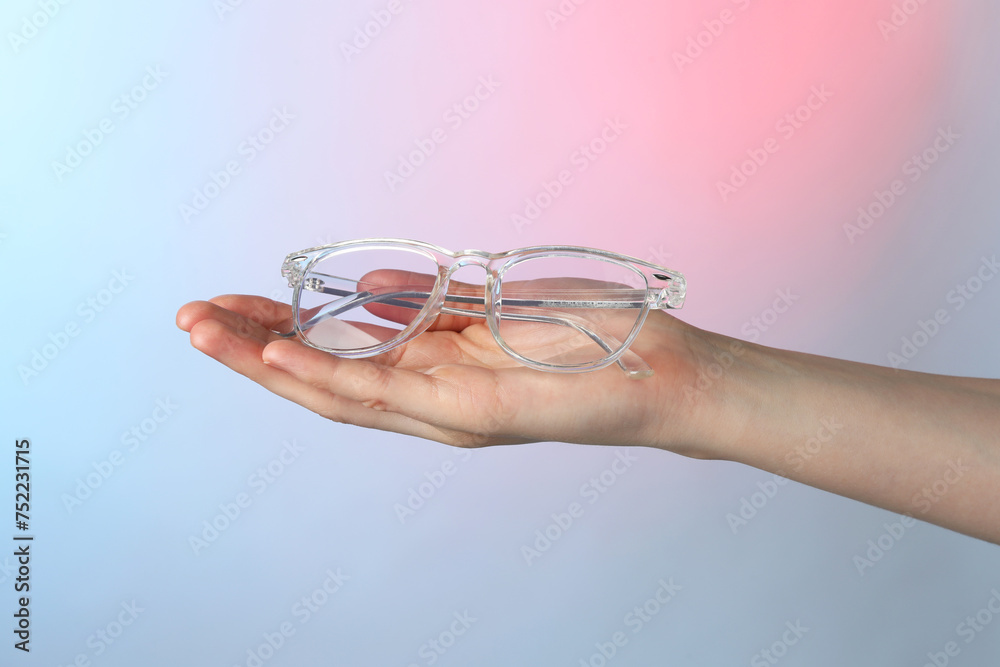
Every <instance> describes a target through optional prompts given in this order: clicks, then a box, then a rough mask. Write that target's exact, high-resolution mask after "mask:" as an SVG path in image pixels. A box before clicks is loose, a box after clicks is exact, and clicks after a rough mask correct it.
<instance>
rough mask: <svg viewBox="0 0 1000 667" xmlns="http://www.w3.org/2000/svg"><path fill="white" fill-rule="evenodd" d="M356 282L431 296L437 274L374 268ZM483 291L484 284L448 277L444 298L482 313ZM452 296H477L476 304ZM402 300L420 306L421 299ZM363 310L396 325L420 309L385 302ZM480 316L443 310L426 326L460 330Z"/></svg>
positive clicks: (449, 304) (409, 319)
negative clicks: (456, 313)
mask: <svg viewBox="0 0 1000 667" xmlns="http://www.w3.org/2000/svg"><path fill="white" fill-rule="evenodd" d="M358 282H359V283H365V284H366V285H371V286H373V287H374V288H387V287H388V288H391V289H392V290H398V291H400V292H403V291H407V290H413V291H419V292H422V293H426V294H428V295H430V293H431V291H432V290H433V288H434V286H435V284H436V283H437V276H432V275H429V274H426V273H416V272H414V271H400V270H396V269H379V270H377V271H370V272H369V273H366V274H365V275H364V276H363V277H362V279H361V280H360V281H358ZM485 290H486V288H485V287H484V286H483V285H473V284H471V283H463V282H459V281H457V280H451V281H449V283H448V294H447V296H446V297H445V303H444V305H445V306H447V307H449V308H454V309H458V310H474V311H477V312H479V313H485V305H484V303H485V302H484V298H485V296H484V295H485ZM452 296H463V297H475V298H476V299H477V303H462V302H458V301H454V300H450V299H449V297H452ZM386 297H387V298H391V297H392V294H391V293H390V294H387V295H386ZM402 300H404V301H410V302H411V303H413V304H420V305H422V302H420V301H419V300H416V299H402ZM365 309H366V310H368V311H369V312H370V313H372V314H373V315H375V316H376V317H381V318H382V319H384V320H388V321H390V322H397V323H399V324H409V323H410V322H412V321H413V320H414V319H415V318H416V317H417V315H418V314H419V312H420V311H419V309H417V308H407V307H403V306H393V305H391V304H385V303H371V304H368V305H366V306H365ZM483 317H484V315H479V316H473V317H465V316H460V315H450V314H447V313H442V314H439V315H438V316H437V318H436V319H435V321H434V323H433V324H431V326H430V327H429V328H428V331H462V330H463V329H465V328H466V327H469V326H471V325H473V324H476V323H479V322H482V321H483Z"/></svg>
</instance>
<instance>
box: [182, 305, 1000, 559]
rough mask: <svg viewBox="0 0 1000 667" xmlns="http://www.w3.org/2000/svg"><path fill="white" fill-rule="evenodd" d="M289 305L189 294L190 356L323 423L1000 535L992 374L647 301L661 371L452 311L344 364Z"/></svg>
mask: <svg viewBox="0 0 1000 667" xmlns="http://www.w3.org/2000/svg"><path fill="white" fill-rule="evenodd" d="M288 316H289V308H288V306H286V305H284V304H278V303H275V302H273V301H270V300H268V299H262V298H259V297H249V296H227V297H218V298H216V299H213V300H212V302H211V303H209V302H193V303H191V304H188V305H186V306H184V307H183V308H182V309H181V311H180V312H179V313H178V317H177V322H178V326H180V327H181V328H182V329H184V330H185V331H189V332H190V333H191V342H192V344H193V345H194V346H195V347H196V348H198V349H199V350H201V351H203V352H205V353H206V354H208V355H210V356H212V357H214V358H215V359H217V360H219V361H220V362H222V363H224V364H226V365H227V366H229V367H230V368H232V369H233V370H236V371H237V372H239V373H242V374H243V375H246V376H247V377H249V378H250V379H252V380H254V381H255V382H258V383H260V384H261V385H263V386H265V387H267V388H268V389H270V390H271V391H273V392H274V393H276V394H278V395H281V396H284V397H285V398H288V399H289V400H292V401H295V402H297V403H299V404H301V405H303V406H305V407H306V408H308V409H310V410H312V411H314V412H317V413H318V414H321V415H323V416H326V417H328V418H330V419H332V420H334V421H338V422H348V423H352V424H357V425H360V426H365V427H369V428H378V429H383V430H390V431H395V432H400V433H408V434H411V435H416V436H419V437H423V438H428V439H433V440H438V441H441V442H445V443H448V444H452V445H456V446H462V447H478V446H485V445H494V444H513V443H525V442H533V441H545V440H559V441H564V442H578V443H588V444H607V445H640V446H649V447H658V448H661V449H666V450H670V451H674V452H677V453H680V454H683V455H686V456H691V457H695V458H704V459H725V460H732V461H737V462H740V463H744V464H747V465H750V466H753V467H755V468H760V469H763V470H768V471H771V472H774V473H777V474H780V475H782V476H785V477H788V478H789V479H793V480H796V481H799V482H802V483H805V484H808V485H810V486H814V487H817V488H820V489H824V490H827V491H830V492H832V493H837V494H840V495H843V496H846V497H849V498H854V499H857V500H860V501H862V502H865V503H869V504H872V505H876V506H878V507H883V508H886V509H889V510H892V511H894V512H899V513H904V514H909V515H911V516H913V517H915V518H918V519H922V520H925V521H929V522H932V523H936V524H938V525H941V526H944V527H946V528H950V529H952V530H956V531H959V532H963V533H966V534H969V535H973V536H975V537H979V538H982V539H984V540H989V541H992V542H995V543H998V544H1000V381H998V380H985V379H973V378H957V377H947V376H940V375H929V374H924V373H916V372H912V371H900V370H892V369H888V368H882V367H879V366H872V365H867V364H859V363H854V362H848V361H841V360H836V359H830V358H826V357H819V356H814V355H808V354H802V353H797V352H788V351H783V350H776V349H772V348H766V347H762V346H759V345H752V344H749V343H744V342H741V341H737V340H735V339H732V338H727V337H725V336H720V335H717V334H713V333H710V332H706V331H702V330H700V329H697V328H695V327H692V326H690V325H687V324H685V323H683V322H681V321H680V320H677V319H675V318H673V317H671V316H669V315H666V314H664V313H652V314H651V316H650V318H649V320H647V323H646V326H645V327H644V329H643V331H642V333H641V334H640V336H639V337H638V338H637V339H636V341H635V343H633V346H632V349H633V350H634V351H636V352H637V353H638V354H639V355H640V356H641V357H642V358H643V359H644V360H646V361H647V362H648V363H649V364H650V365H651V366H652V367H653V369H654V371H655V373H654V375H653V377H651V378H646V379H642V380H630V379H628V378H626V377H625V376H624V374H622V373H620V372H618V371H617V369H614V368H607V369H604V370H602V371H597V372H592V373H582V374H569V375H567V374H559V373H545V372H540V371H535V370H531V369H527V368H524V367H520V366H517V365H516V364H512V363H511V360H510V359H509V357H507V356H506V355H504V354H502V353H501V352H500V351H499V350H498V349H497V348H496V345H495V343H494V341H493V338H492V335H491V334H490V333H489V332H488V331H487V330H486V329H485V325H484V324H482V323H481V322H471V321H468V320H467V319H466V318H452V320H450V321H448V324H447V325H441V326H438V327H436V328H437V330H436V331H431V332H428V333H425V334H423V335H422V336H420V337H418V338H416V339H415V340H413V341H411V342H410V343H408V344H407V345H405V346H404V347H402V348H397V350H394V351H393V352H392V353H389V354H388V355H384V356H382V357H375V358H372V359H357V360H352V359H338V358H336V357H333V356H331V355H329V354H326V353H325V352H320V351H318V350H314V349H311V348H307V347H305V346H303V345H300V344H299V343H297V342H296V341H294V340H286V339H282V338H280V337H279V336H278V335H276V334H273V333H271V332H270V331H269V329H270V328H271V327H272V326H274V325H275V324H276V323H278V322H281V321H282V320H284V319H286V318H288Z"/></svg>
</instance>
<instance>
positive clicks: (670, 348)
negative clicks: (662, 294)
mask: <svg viewBox="0 0 1000 667" xmlns="http://www.w3.org/2000/svg"><path fill="white" fill-rule="evenodd" d="M290 317H291V307H290V306H288V305H287V304H281V303H278V302H275V301H272V300H270V299H266V298H263V297H257V296H240V295H228V296H220V297H216V298H215V299H212V300H211V301H208V302H205V301H195V302H192V303H189V304H187V305H185V306H184V307H182V308H181V309H180V311H179V312H178V314H177V325H178V326H179V327H180V328H181V329H183V330H185V331H188V332H190V334H191V343H192V345H194V347H196V348H197V349H199V350H201V351H202V352H204V353H205V354H207V355H209V356H211V357H212V358H214V359H216V360H218V361H219V362H221V363H223V364H225V365H226V366H229V367H230V368H232V369H233V370H235V371H237V372H238V373H241V374H243V375H245V376H246V377H248V378H250V379H251V380H253V381H255V382H257V383H259V384H261V385H262V386H264V387H265V388H267V389H268V390H270V391H272V392H274V393H275V394H278V395H279V396H283V397H284V398H287V399H289V400H292V401H295V402H296V403H299V404H300V405H302V406H304V407H306V408H307V409H309V410H312V411H313V412H316V413H318V414H320V415H322V416H324V417H327V418H329V419H332V420H334V421H337V422H346V423H351V424H356V425H359V426H364V427H368V428H378V429H382V430H387V431H394V432H399V433H407V434H410V435H415V436H419V437H422V438H428V439H431V440H437V441H440V442H444V443H447V444H451V445H457V446H463V447H477V446H484V445H491V444H505V443H506V444H511V443H523V442H533V441H548V440H555V441H564V442H579V443H589V444H623V445H651V446H664V445H665V444H672V445H674V446H673V447H671V448H674V449H684V448H685V447H684V443H685V432H684V430H685V429H684V423H685V421H686V420H685V419H684V418H685V416H686V415H687V414H688V413H689V411H690V410H689V408H690V406H688V405H685V404H684V403H683V398H684V391H683V388H684V387H685V386H687V387H691V386H693V385H694V380H695V377H696V373H697V367H698V366H697V361H696V355H695V353H694V352H693V351H692V347H691V345H690V340H691V336H690V335H689V334H690V333H691V332H692V331H697V330H696V329H694V328H693V327H689V326H688V325H686V324H684V323H682V322H680V321H679V320H676V319H675V318H673V317H671V316H669V315H666V314H665V313H661V312H652V313H650V317H649V318H648V320H647V322H646V324H645V326H644V329H643V331H642V332H641V333H640V335H639V337H638V338H637V339H636V341H635V342H634V343H633V345H632V348H631V349H632V350H633V351H635V352H636V353H637V354H639V356H641V357H642V358H643V359H644V360H645V361H646V362H647V363H648V364H649V365H650V366H651V367H652V368H653V369H654V375H653V376H652V377H651V378H646V379H641V380H632V379H629V378H628V377H627V376H626V375H625V374H624V373H622V372H621V370H619V369H618V368H617V367H616V366H610V367H608V368H605V369H603V370H600V371H593V372H588V373H572V374H564V373H548V372H542V371H537V370H533V369H529V368H526V367H524V366H521V365H519V364H518V363H517V362H516V361H514V360H513V359H512V358H510V357H509V356H508V355H507V354H505V353H504V352H503V351H502V350H501V349H500V348H499V347H498V346H497V344H496V342H495V340H494V338H493V336H492V334H491V333H490V331H489V329H488V328H487V326H486V324H485V322H484V321H483V320H482V319H474V318H465V317H457V316H441V317H439V319H438V320H437V321H436V322H435V324H434V326H433V327H432V328H431V330H429V331H427V332H425V333H424V334H422V335H420V336H418V337H417V338H415V339H414V340H412V341H410V342H409V343H407V344H405V345H403V346H401V347H399V348H396V349H394V350H392V351H390V352H388V353H386V354H383V355H380V356H378V357H371V358H369V359H342V358H338V357H335V356H333V355H331V354H328V353H326V352H323V351H320V350H316V349H313V348H310V347H307V346H305V345H302V344H301V343H299V342H298V341H297V340H292V339H287V338H283V337H282V336H280V335H279V334H276V333H274V332H273V331H272V329H274V328H277V327H279V326H280V325H282V323H286V322H287V321H288V319H289V318H290ZM511 335H514V336H517V335H523V336H524V337H525V340H524V341H523V343H524V344H525V345H529V344H533V343H534V342H535V341H531V340H528V338H529V337H530V336H532V335H534V334H533V331H532V328H531V327H526V328H524V329H523V332H522V333H518V332H516V331H514V332H511V333H510V334H505V339H509V337H510V336H511ZM510 342H511V343H516V342H518V341H515V340H511V341H510Z"/></svg>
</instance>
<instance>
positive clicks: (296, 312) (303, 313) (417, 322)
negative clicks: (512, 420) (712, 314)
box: [281, 239, 686, 378]
mask: <svg viewBox="0 0 1000 667" xmlns="http://www.w3.org/2000/svg"><path fill="white" fill-rule="evenodd" d="M470 266H478V267H481V268H483V269H485V274H479V275H480V276H482V282H481V284H480V283H468V282H459V281H457V280H453V279H452V277H453V275H454V274H455V273H456V272H457V271H459V270H461V269H463V268H465V267H470ZM477 273H478V272H477ZM281 275H282V276H284V277H285V278H287V279H288V286H289V287H291V288H292V289H293V290H294V291H293V296H292V317H293V326H294V331H293V332H290V333H286V334H283V335H285V336H292V335H297V336H298V337H299V338H300V339H301V340H302V341H303V342H304V343H305V344H306V345H309V346H310V347H314V348H317V349H320V350H324V351H326V352H330V353H332V354H334V355H337V356H340V357H347V358H363V357H370V356H374V355H377V354H382V353H384V352H388V351H389V350H392V349H393V348H396V347H398V346H400V345H403V344H404V343H407V342H408V341H410V340H412V339H413V338H415V337H416V336H418V335H420V334H421V333H423V332H424V331H426V330H427V329H428V328H430V327H431V326H432V325H434V323H435V321H436V320H437V319H438V318H439V317H442V316H455V317H470V318H482V319H485V322H486V325H487V327H488V329H489V332H490V333H491V334H492V336H493V339H494V340H495V341H496V343H497V345H499V347H500V348H501V349H502V350H503V351H504V352H506V353H507V354H508V355H510V357H512V358H513V359H515V360H517V361H518V362H519V363H521V364H523V365H525V366H528V367H530V368H535V369H538V370H543V371H556V372H570V373H572V372H584V371H593V370H598V369H601V368H604V367H606V366H609V365H611V364H615V363H617V364H618V366H619V367H620V368H621V369H622V370H623V371H625V373H626V374H628V375H629V377H635V378H639V377H647V376H649V375H652V372H653V371H652V369H651V368H650V367H649V365H647V364H646V363H645V362H644V361H643V360H642V359H640V358H639V356H638V355H636V354H635V353H634V352H631V351H629V349H628V348H629V346H630V345H631V344H632V342H633V341H634V340H635V338H636V336H637V335H638V333H639V330H640V329H641V327H642V324H643V322H644V321H645V320H646V316H647V315H648V314H649V311H650V310H665V309H668V308H680V307H681V306H682V305H683V303H684V296H685V291H686V282H685V280H684V276H683V275H681V274H680V273H678V272H676V271H671V270H670V269H666V268H664V267H661V266H657V265H655V264H651V263H649V262H645V261H642V260H639V259H635V258H634V257H628V256H627V255H620V254H617V253H613V252H608V251H606V250H596V249H593V248H583V247H578V246H536V247H531V248H519V249H517V250H510V251H508V252H504V253H487V252H483V251H481V250H465V251H463V252H451V251H449V250H445V249H444V248H440V247H438V246H434V245H431V244H429V243H422V242H420V241H409V240H404V239H363V240H357V241H342V242H340V243H334V244H331V245H325V246H320V247H316V248H309V249H307V250H303V251H301V252H296V253H292V254H290V255H288V256H287V257H286V258H285V261H284V264H283V265H282V267H281ZM440 324H441V326H439V327H438V328H439V329H440V328H448V327H447V326H446V324H447V323H445V322H442V323H440ZM483 333H484V335H485V331H484V332H483Z"/></svg>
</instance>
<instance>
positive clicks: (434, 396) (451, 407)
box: [263, 340, 517, 433]
mask: <svg viewBox="0 0 1000 667" xmlns="http://www.w3.org/2000/svg"><path fill="white" fill-rule="evenodd" d="M263 359H264V361H265V362H266V363H268V364H269V365H271V366H274V367H277V368H281V369H282V370H284V371H286V372H287V373H289V374H291V375H294V376H295V377H296V378H298V379H299V380H301V381H302V382H304V383H306V384H309V385H311V386H314V387H318V388H321V389H323V390H325V391H328V392H330V393H332V394H336V395H338V396H343V397H344V398H347V399H350V400H353V401H357V402H358V403H361V404H362V405H364V406H366V407H369V408H371V409H373V410H378V411H385V412H395V413H399V414H402V415H405V416H407V417H410V418H411V419H415V420H417V421H419V422H423V423H425V424H430V425H432V426H436V427H440V428H446V429H451V430H456V431H464V432H468V433H493V432H501V431H502V429H503V427H504V426H505V425H507V424H509V423H511V421H512V415H513V414H515V413H516V411H517V410H516V405H515V404H514V403H515V400H514V399H513V398H512V397H509V396H507V395H506V394H505V392H504V391H503V388H502V386H501V385H500V383H499V379H498V376H497V374H496V373H495V372H493V371H492V370H490V369H486V368H479V367H473V366H469V367H464V366H461V367H460V366H444V367H437V368H431V369H428V370H427V371H424V372H418V371H415V370H409V369H406V368H400V367H392V366H383V365H381V364H377V363H374V362H372V361H369V360H367V359H340V358H337V357H333V356H331V355H327V354H325V353H323V352H320V351H318V350H312V349H296V348H295V347H294V343H292V342H291V341H282V340H278V341H274V342H272V343H269V344H268V345H267V346H266V347H265V348H264V353H263ZM438 369H441V371H442V372H441V375H442V377H446V378H447V379H442V377H438V373H436V370H438ZM444 369H449V370H447V371H444ZM455 374H458V377H455Z"/></svg>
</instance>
